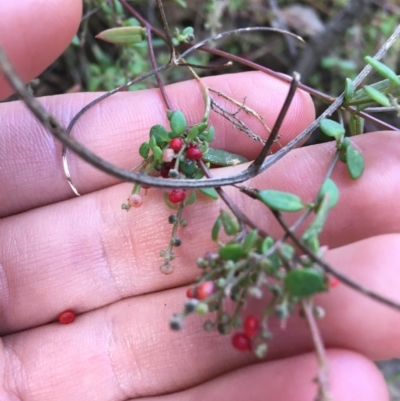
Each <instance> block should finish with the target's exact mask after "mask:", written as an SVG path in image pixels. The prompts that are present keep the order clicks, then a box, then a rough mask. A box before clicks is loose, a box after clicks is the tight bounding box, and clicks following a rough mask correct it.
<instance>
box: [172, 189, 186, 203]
mask: <svg viewBox="0 0 400 401" xmlns="http://www.w3.org/2000/svg"><path fill="white" fill-rule="evenodd" d="M184 199H185V191H184V190H183V189H173V190H172V191H170V193H169V194H168V200H169V201H170V202H171V203H180V202H182V201H183V200H184Z"/></svg>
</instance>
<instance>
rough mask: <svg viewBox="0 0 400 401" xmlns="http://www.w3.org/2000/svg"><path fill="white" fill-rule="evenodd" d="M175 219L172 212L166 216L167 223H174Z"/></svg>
mask: <svg viewBox="0 0 400 401" xmlns="http://www.w3.org/2000/svg"><path fill="white" fill-rule="evenodd" d="M176 220H177V218H176V216H175V215H174V214H171V215H170V216H169V217H168V223H169V224H174V223H176Z"/></svg>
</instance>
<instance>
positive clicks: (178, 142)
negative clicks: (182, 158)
mask: <svg viewBox="0 0 400 401" xmlns="http://www.w3.org/2000/svg"><path fill="white" fill-rule="evenodd" d="M182 146H183V141H182V139H181V138H174V139H171V140H170V141H169V147H170V148H171V149H172V150H174V151H175V152H179V151H180V150H181V149H182Z"/></svg>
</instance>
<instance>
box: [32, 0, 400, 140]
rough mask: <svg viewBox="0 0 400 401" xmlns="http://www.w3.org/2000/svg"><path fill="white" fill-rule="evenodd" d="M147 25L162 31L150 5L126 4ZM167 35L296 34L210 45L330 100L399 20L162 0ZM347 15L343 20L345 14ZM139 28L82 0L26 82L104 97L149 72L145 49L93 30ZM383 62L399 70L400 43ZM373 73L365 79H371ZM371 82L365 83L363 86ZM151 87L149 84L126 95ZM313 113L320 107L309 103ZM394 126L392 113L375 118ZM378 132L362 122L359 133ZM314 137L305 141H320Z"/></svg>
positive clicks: (324, 9)
mask: <svg viewBox="0 0 400 401" xmlns="http://www.w3.org/2000/svg"><path fill="white" fill-rule="evenodd" d="M129 4H130V5H131V6H132V7H134V8H135V9H136V10H137V11H138V12H139V13H140V14H141V15H142V16H144V17H145V18H146V19H147V21H149V22H150V23H151V24H152V25H153V26H155V27H157V28H161V22H160V18H159V12H158V10H157V7H156V2H155V0H149V1H143V0H135V1H130V2H129ZM164 7H165V11H166V15H167V18H168V21H169V24H170V28H171V31H172V32H173V33H174V32H181V31H182V30H183V29H184V28H185V27H188V26H191V27H193V28H194V32H195V42H197V41H200V40H202V39H205V38H207V37H209V36H212V35H215V34H216V33H219V32H222V31H225V30H230V29H236V28H244V27H249V26H272V27H278V28H282V29H286V30H289V31H291V32H293V33H296V34H298V35H301V36H302V37H303V38H304V39H305V41H306V43H307V45H304V44H299V42H298V41H296V40H295V39H293V38H290V37H288V36H283V35H279V34H276V33H269V32H256V33H251V34H245V35H234V36H229V37H226V38H223V39H222V40H220V41H216V42H213V43H212V44H211V46H212V47H218V48H219V49H222V50H224V51H227V52H230V53H233V54H235V55H239V56H241V57H243V58H247V59H249V60H251V61H254V62H256V63H259V64H261V65H263V66H266V67H269V68H271V69H273V70H275V71H279V72H282V73H286V74H290V73H291V72H292V71H293V70H296V71H298V72H300V73H301V74H302V77H303V79H302V81H303V82H304V83H306V84H307V85H309V86H312V87H314V88H315V89H318V90H319V91H322V92H325V93H328V94H330V95H332V96H337V95H338V94H340V93H341V91H342V90H343V83H344V80H345V78H346V77H349V78H354V77H355V76H356V75H357V73H358V72H359V71H360V70H361V69H362V67H363V66H364V60H363V58H364V57H365V56H366V55H373V54H374V53H375V52H376V51H377V50H378V49H379V48H380V46H381V45H382V44H383V43H384V41H385V40H386V39H387V38H388V37H389V35H390V34H391V33H392V32H393V30H394V29H395V27H396V26H397V24H398V23H399V20H400V0H396V1H393V0H392V1H388V0H387V1H386V0H375V1H374V0H332V1H329V0H327V1H319V0H302V1H301V0H299V1H293V0H292V1H291V0H230V1H229V0H206V1H201V2H199V1H195V0H168V1H164ZM346 10H347V14H346ZM126 25H139V22H138V21H137V20H136V19H135V18H133V17H132V15H131V14H130V13H129V12H128V11H127V10H125V8H124V6H123V5H122V4H121V2H120V1H119V0H84V16H83V19H82V23H81V26H80V29H79V32H78V33H77V35H76V36H75V38H74V40H73V41H72V43H71V45H70V46H69V48H68V49H67V50H66V52H65V53H64V54H63V55H62V56H61V57H60V58H59V59H58V60H57V61H56V62H54V63H53V65H51V66H50V67H49V68H48V69H47V70H46V71H45V72H44V73H43V74H42V75H41V76H40V77H39V78H38V79H36V80H34V81H33V82H32V83H31V88H32V90H33V91H34V93H35V95H36V96H45V95H53V94H60V93H67V92H79V91H109V90H111V89H113V88H115V87H116V86H119V85H121V84H123V83H124V82H126V81H128V80H131V79H133V78H135V77H137V76H139V75H141V74H142V73H144V72H147V71H149V70H151V66H150V62H149V58H148V50H147V43H146V41H143V42H142V43H139V44H136V45H130V46H115V45H111V44H109V43H105V42H101V41H99V40H97V39H95V35H97V34H98V33H99V32H101V31H103V30H105V29H107V28H111V27H116V26H126ZM153 46H154V49H155V52H156V55H157V61H158V63H159V64H164V63H166V62H167V61H168V60H169V52H168V47H167V46H166V45H165V43H164V42H163V41H162V40H161V39H160V38H158V37H156V36H154V37H153ZM187 61H188V62H191V63H194V64H202V65H218V64H223V63H224V62H225V61H226V60H223V59H221V58H219V57H216V56H214V55H211V54H209V53H205V52H201V51H196V52H195V53H193V55H192V56H190V57H189V58H188V60H187ZM384 62H385V63H386V64H387V65H389V66H390V67H391V68H392V69H394V70H395V71H399V70H400V68H399V67H400V42H399V41H398V42H397V43H395V45H394V46H393V47H392V49H391V50H390V51H389V52H388V54H387V56H386V57H385V59H384ZM248 69H249V68H248V67H245V66H243V65H240V64H234V65H233V66H232V67H231V68H229V69H222V70H221V69H220V70H211V71H210V70H200V69H198V70H197V72H198V74H199V75H200V76H204V75H210V74H214V75H215V74H222V73H233V72H238V71H245V70H248ZM162 76H163V79H164V82H165V83H167V84H168V83H172V82H177V81H180V80H185V79H190V78H191V76H190V75H189V72H188V71H187V69H186V68H171V69H169V70H168V71H166V72H165V73H163V75H162ZM373 79H374V76H373V75H372V76H371V77H370V78H369V80H373ZM366 82H371V81H366ZM155 86H156V81H155V79H154V78H150V79H148V80H146V81H145V82H143V83H139V84H137V85H133V86H132V87H130V88H129V90H139V89H145V88H151V87H155ZM316 107H317V112H318V113H319V112H322V111H323V110H324V108H325V107H326V104H323V103H322V102H320V101H318V100H316ZM379 117H380V118H382V119H384V120H385V121H386V122H388V123H390V124H392V125H399V122H400V119H399V118H398V117H397V116H396V114H395V113H387V114H385V115H382V114H380V115H379ZM377 128H378V127H375V126H372V125H371V124H369V123H367V124H366V127H365V129H366V131H372V130H376V129H377ZM318 135H319V134H318V133H316V134H315V135H314V136H313V138H312V139H311V140H310V141H309V143H314V142H315V141H317V140H318V141H321V140H324V138H319V139H317V137H318Z"/></svg>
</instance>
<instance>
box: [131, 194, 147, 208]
mask: <svg viewBox="0 0 400 401" xmlns="http://www.w3.org/2000/svg"><path fill="white" fill-rule="evenodd" d="M128 202H129V205H130V206H132V207H140V206H142V204H143V198H142V197H141V196H140V195H139V194H132V195H131V196H130V197H129V198H128Z"/></svg>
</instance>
